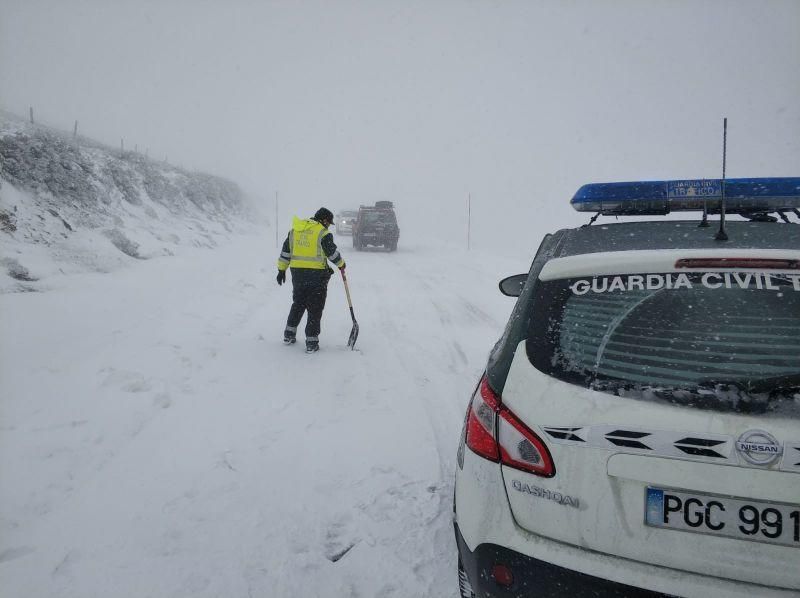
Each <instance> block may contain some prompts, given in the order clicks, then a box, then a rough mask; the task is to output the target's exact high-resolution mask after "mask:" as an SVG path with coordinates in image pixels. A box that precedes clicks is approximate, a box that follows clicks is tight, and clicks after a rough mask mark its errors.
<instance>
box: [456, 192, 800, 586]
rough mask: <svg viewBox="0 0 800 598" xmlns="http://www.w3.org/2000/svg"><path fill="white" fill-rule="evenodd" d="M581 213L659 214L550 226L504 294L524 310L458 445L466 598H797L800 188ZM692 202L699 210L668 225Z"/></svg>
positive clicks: (584, 207) (656, 195) (678, 197)
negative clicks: (566, 226) (527, 266)
mask: <svg viewBox="0 0 800 598" xmlns="http://www.w3.org/2000/svg"><path fill="white" fill-rule="evenodd" d="M723 198H724V199H723ZM723 201H724V210H722V208H721V206H722V205H723ZM572 205H573V207H575V208H576V209H578V210H581V211H586V212H593V213H595V217H594V218H592V222H593V221H594V220H595V218H596V217H597V215H601V214H602V215H614V216H620V215H645V216H650V218H649V219H647V220H641V219H640V220H637V221H629V222H619V223H613V224H591V225H586V226H583V227H581V228H576V229H567V230H559V231H557V232H555V233H553V234H550V235H547V236H546V237H545V238H544V240H543V241H542V242H541V246H540V247H539V250H538V251H537V253H536V256H535V258H534V259H533V263H532V264H531V267H530V271H529V272H528V273H526V274H519V275H516V276H512V277H509V278H507V279H504V280H503V281H502V282H501V283H500V288H501V290H502V291H503V292H504V293H505V294H507V295H511V296H514V297H518V299H517V302H516V305H515V306H514V309H513V311H512V313H511V317H510V319H509V321H508V324H507V325H506V328H505V330H504V332H503V334H502V337H501V338H500V340H499V341H498V342H497V344H496V345H495V347H494V349H493V350H492V352H491V354H490V357H489V360H488V364H487V366H486V371H485V375H484V376H483V377H482V378H481V380H480V381H479V383H478V384H477V387H476V389H475V392H474V394H473V396H472V399H471V402H470V404H469V407H468V410H467V415H466V419H465V424H464V430H463V433H462V437H461V443H460V446H459V449H458V458H457V462H458V465H457V470H456V479H455V501H454V522H455V534H456V543H457V546H458V555H459V560H458V563H459V582H460V583H459V585H460V591H461V595H462V596H463V597H465V598H469V597H472V596H486V597H488V596H493V597H500V596H503V597H505V596H521V597H526V596H569V597H575V596H593V597H595V596H624V597H631V596H662V595H669V596H684V597H702V598H707V597H720V598H723V597H724V598H730V597H736V596H740V597H756V596H757V597H759V598H764V597H778V596H780V597H785V598H788V597H789V596H794V597H797V596H800V223H798V222H797V221H800V212H798V207H800V178H770V179H732V180H702V181H658V182H634V183H604V184H591V185H585V186H584V187H582V188H581V189H580V190H579V191H578V192H577V193H576V195H575V196H574V198H573V199H572ZM681 210H702V211H703V216H702V218H701V216H700V215H699V213H698V215H697V218H694V219H687V220H667V219H665V218H663V217H659V216H661V215H664V214H667V213H669V212H676V211H681ZM721 211H722V213H721V216H720V218H719V220H717V219H713V218H712V219H711V220H712V221H711V222H709V220H708V218H707V217H706V215H707V214H712V215H713V214H717V213H720V212H721ZM726 213H727V214H728V215H731V214H735V215H736V216H734V217H732V218H731V219H729V220H727V221H726V219H725V214H726ZM781 220H782V221H781Z"/></svg>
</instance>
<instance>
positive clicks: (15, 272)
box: [0, 257, 38, 282]
mask: <svg viewBox="0 0 800 598" xmlns="http://www.w3.org/2000/svg"><path fill="white" fill-rule="evenodd" d="M0 264H3V266H5V268H6V271H7V272H8V275H9V276H10V277H11V278H14V279H15V280H24V281H26V282H33V281H35V280H38V278H35V277H33V276H31V273H30V272H28V269H27V268H26V267H25V266H23V265H22V264H20V263H19V262H18V261H17V260H15V259H14V258H12V257H4V258H3V259H2V260H0Z"/></svg>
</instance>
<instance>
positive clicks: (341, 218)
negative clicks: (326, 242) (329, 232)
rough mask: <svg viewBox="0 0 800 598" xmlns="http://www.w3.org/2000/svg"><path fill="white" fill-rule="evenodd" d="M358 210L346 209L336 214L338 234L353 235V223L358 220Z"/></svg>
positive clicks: (335, 222) (335, 221)
mask: <svg viewBox="0 0 800 598" xmlns="http://www.w3.org/2000/svg"><path fill="white" fill-rule="evenodd" d="M357 216H358V212H357V211H356V210H344V211H341V212H339V213H338V214H336V216H334V218H333V220H334V224H335V225H336V234H337V235H352V234H353V224H354V223H355V221H356V217H357Z"/></svg>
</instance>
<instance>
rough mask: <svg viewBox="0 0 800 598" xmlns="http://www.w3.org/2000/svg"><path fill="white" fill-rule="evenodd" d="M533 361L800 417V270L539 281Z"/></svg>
mask: <svg viewBox="0 0 800 598" xmlns="http://www.w3.org/2000/svg"><path fill="white" fill-rule="evenodd" d="M526 347H527V352H528V356H529V358H530V361H531V363H532V364H533V365H534V366H535V367H536V368H537V369H539V370H541V371H542V372H544V373H546V374H548V375H551V376H554V377H556V378H559V379H561V380H565V381H568V382H570V383H573V384H577V385H580V386H584V387H587V388H593V389H595V390H600V391H605V392H609V393H613V394H616V395H619V396H626V397H631V398H637V399H654V400H664V401H670V402H674V403H681V404H685V405H690V406H693V407H699V408H712V409H721V410H730V411H735V412H741V413H764V412H775V411H779V412H781V413H785V414H791V415H792V416H795V417H800V274H798V275H793V274H774V273H765V272H725V273H721V272H705V273H703V272H696V273H670V274H650V273H643V274H626V275H619V276H597V277H593V278H591V277H590V278H571V279H562V280H550V281H542V280H539V281H537V291H536V296H535V299H534V302H533V306H532V314H531V324H530V329H529V332H528V340H527V343H526Z"/></svg>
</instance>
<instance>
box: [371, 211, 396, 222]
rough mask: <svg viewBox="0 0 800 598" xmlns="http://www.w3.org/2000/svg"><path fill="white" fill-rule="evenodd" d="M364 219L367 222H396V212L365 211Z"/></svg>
mask: <svg viewBox="0 0 800 598" xmlns="http://www.w3.org/2000/svg"><path fill="white" fill-rule="evenodd" d="M363 219H364V222H365V223H366V224H394V223H395V218H394V213H393V212H389V211H375V212H364V214H363Z"/></svg>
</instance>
